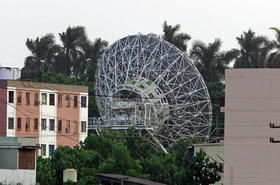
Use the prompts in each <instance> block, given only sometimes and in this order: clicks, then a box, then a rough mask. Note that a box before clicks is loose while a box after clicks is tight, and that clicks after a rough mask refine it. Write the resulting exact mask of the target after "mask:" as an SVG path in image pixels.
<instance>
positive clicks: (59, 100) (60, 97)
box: [58, 94, 62, 107]
mask: <svg viewBox="0 0 280 185" xmlns="http://www.w3.org/2000/svg"><path fill="white" fill-rule="evenodd" d="M58 106H59V107H61V106H62V94H58Z"/></svg>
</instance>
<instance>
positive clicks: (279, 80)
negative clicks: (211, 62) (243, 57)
mask: <svg viewBox="0 0 280 185" xmlns="http://www.w3.org/2000/svg"><path fill="white" fill-rule="evenodd" d="M225 74H226V75H225V79H226V92H225V140H224V184H225V185H247V184H248V185H251V184H254V185H279V184H280V69H228V70H226V72H225Z"/></svg>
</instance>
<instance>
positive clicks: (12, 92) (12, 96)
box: [8, 91, 15, 103]
mask: <svg viewBox="0 0 280 185" xmlns="http://www.w3.org/2000/svg"><path fill="white" fill-rule="evenodd" d="M14 94H15V92H14V91H8V96H9V99H8V100H9V103H14Z"/></svg>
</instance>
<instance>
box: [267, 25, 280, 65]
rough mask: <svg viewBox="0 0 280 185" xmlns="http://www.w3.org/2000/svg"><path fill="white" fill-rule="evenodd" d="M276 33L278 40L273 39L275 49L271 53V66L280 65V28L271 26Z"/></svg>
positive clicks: (269, 60)
mask: <svg viewBox="0 0 280 185" xmlns="http://www.w3.org/2000/svg"><path fill="white" fill-rule="evenodd" d="M270 29H272V30H274V31H275V33H276V40H273V41H272V44H273V49H275V50H274V51H272V52H271V53H270V55H269V59H268V63H269V65H270V66H271V67H278V68H279V67H280V29H278V28H275V27H272V28H270Z"/></svg>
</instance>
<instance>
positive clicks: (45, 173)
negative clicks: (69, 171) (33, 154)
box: [36, 156, 56, 185]
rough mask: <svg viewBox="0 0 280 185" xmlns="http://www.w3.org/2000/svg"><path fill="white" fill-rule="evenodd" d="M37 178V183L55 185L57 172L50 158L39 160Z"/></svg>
mask: <svg viewBox="0 0 280 185" xmlns="http://www.w3.org/2000/svg"><path fill="white" fill-rule="evenodd" d="M36 165H37V167H36V170H37V176H36V181H37V182H40V184H41V185H53V184H55V181H56V179H55V170H54V168H52V163H51V159H50V158H45V159H44V158H42V157H41V156H39V157H38V159H37V164H36Z"/></svg>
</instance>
